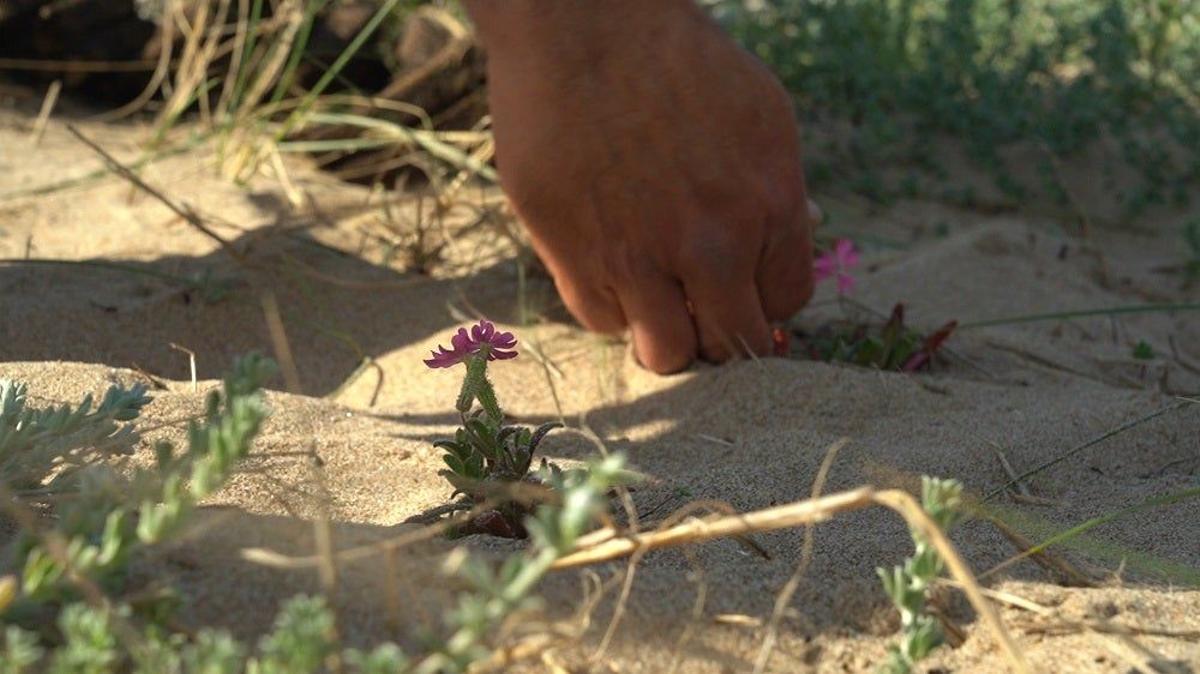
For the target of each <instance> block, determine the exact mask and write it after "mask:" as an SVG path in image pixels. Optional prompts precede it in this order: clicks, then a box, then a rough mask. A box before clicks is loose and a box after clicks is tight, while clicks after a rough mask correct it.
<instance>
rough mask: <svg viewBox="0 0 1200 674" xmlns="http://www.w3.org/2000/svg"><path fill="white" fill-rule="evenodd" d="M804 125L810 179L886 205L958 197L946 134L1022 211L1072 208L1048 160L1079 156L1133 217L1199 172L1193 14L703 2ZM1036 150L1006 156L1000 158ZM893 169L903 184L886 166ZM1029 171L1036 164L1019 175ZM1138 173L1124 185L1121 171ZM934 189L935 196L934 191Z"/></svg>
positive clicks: (1199, 78) (1189, 5) (1186, 191)
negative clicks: (769, 75)
mask: <svg viewBox="0 0 1200 674" xmlns="http://www.w3.org/2000/svg"><path fill="white" fill-rule="evenodd" d="M706 4H708V5H710V6H711V9H712V11H713V13H714V14H715V15H716V17H717V18H718V19H719V20H720V21H721V23H722V24H724V25H725V26H726V27H727V28H728V29H729V30H730V31H731V32H732V33H733V34H734V35H735V36H736V37H737V38H738V39H739V40H740V41H741V42H742V44H743V45H745V46H746V47H747V48H748V49H749V50H750V51H752V52H754V53H755V54H757V55H758V56H759V57H761V58H762V59H763V60H764V61H765V62H766V63H767V64H768V65H769V66H771V68H772V69H773V70H774V71H775V72H776V73H777V74H778V75H779V76H780V78H781V79H782V80H783V82H784V84H785V85H786V86H787V88H788V89H789V90H790V91H791V92H793V93H794V95H795V96H796V98H797V100H798V103H799V105H798V109H799V110H800V112H801V114H802V116H803V117H804V118H805V119H806V120H807V121H809V122H820V121H828V120H833V121H836V122H837V123H839V124H840V126H839V127H838V128H839V129H841V130H842V131H840V132H839V133H836V134H832V135H830V134H818V135H814V136H813V137H812V138H810V141H811V142H810V147H811V149H810V151H809V152H808V153H807V155H808V161H809V167H808V168H809V171H808V173H809V177H810V179H811V180H812V182H813V183H814V184H815V185H816V186H817V187H821V186H822V185H825V184H830V183H833V182H834V181H836V182H837V183H838V184H841V185H846V186H849V187H850V188H851V189H853V190H855V191H857V192H859V193H862V194H864V195H865V196H868V197H870V198H872V199H876V200H880V201H887V200H890V199H893V198H895V197H897V196H903V195H904V194H905V193H908V194H909V195H911V194H912V193H913V192H914V191H916V190H918V189H919V190H921V191H923V192H925V193H926V194H930V195H932V196H937V195H938V194H939V191H944V192H945V195H946V196H947V197H949V198H952V199H953V200H955V201H962V202H967V201H973V200H974V198H975V196H977V195H974V194H972V193H970V192H968V191H964V190H966V188H963V187H961V186H949V185H947V184H946V183H947V181H948V179H949V177H950V173H951V172H948V171H947V170H946V167H944V166H942V165H940V164H938V161H939V160H938V157H939V155H940V153H939V152H937V151H935V148H937V147H938V146H939V144H940V143H942V142H943V141H944V140H947V139H950V140H953V141H955V142H956V143H957V146H958V147H959V148H961V149H963V150H965V152H966V155H967V156H968V157H969V159H970V160H971V161H972V163H973V164H974V165H975V166H976V167H977V168H980V169H982V170H983V171H984V172H986V173H987V174H989V175H990V176H991V177H992V179H993V182H994V184H995V186H996V187H997V189H998V190H999V191H1000V192H1001V193H1002V194H1003V195H1005V196H1006V197H1007V198H1008V200H1009V201H1010V202H1011V203H1012V204H1015V205H1020V204H1022V203H1023V202H1024V201H1025V200H1026V197H1027V196H1028V195H1029V194H1030V193H1032V192H1034V191H1038V190H1040V191H1041V192H1042V193H1045V194H1047V195H1049V196H1052V197H1054V198H1056V199H1058V200H1059V201H1060V202H1061V203H1062V204H1064V205H1066V204H1067V202H1068V200H1069V197H1068V194H1067V192H1066V189H1065V188H1064V186H1063V185H1062V184H1061V182H1060V176H1059V174H1058V171H1057V169H1056V166H1055V164H1056V162H1057V161H1058V160H1059V158H1061V157H1070V156H1072V155H1074V154H1077V153H1080V152H1082V151H1084V150H1085V149H1086V150H1089V151H1092V152H1095V155H1089V156H1090V157H1093V159H1091V160H1090V161H1092V162H1093V163H1094V164H1096V165H1098V166H1099V167H1100V169H1101V173H1102V176H1101V179H1102V180H1103V181H1104V187H1105V189H1106V190H1107V191H1108V192H1109V193H1111V194H1113V195H1115V196H1116V197H1117V198H1118V200H1119V203H1120V205H1121V206H1122V207H1123V211H1124V215H1125V216H1126V217H1133V216H1136V215H1137V214H1139V213H1140V212H1141V211H1142V210H1144V209H1145V208H1147V207H1149V206H1153V205H1167V206H1170V205H1183V204H1186V203H1188V202H1189V201H1190V200H1191V198H1192V197H1193V196H1194V195H1195V189H1194V186H1195V185H1196V182H1197V180H1198V179H1200V88H1198V87H1197V85H1196V83H1197V82H1200V20H1198V18H1200V12H1198V8H1197V6H1196V3H1194V2H1181V1H1180V0H1022V1H1017V0H841V1H839V2H828V1H827V0H707V1H706ZM1021 142H1028V143H1029V144H1030V145H1032V146H1033V147H1034V148H1036V149H1037V152H1036V154H1034V155H1032V161H1033V164H1034V166H1032V167H1030V166H1029V161H1030V155H1028V154H1027V153H1026V154H1022V155H1021V156H1022V157H1024V158H1023V159H1017V160H1014V159H1013V157H1012V156H1009V155H1007V154H1006V152H1005V151H1006V149H1007V148H1009V147H1012V146H1014V145H1016V144H1018V143H1021ZM881 167H894V168H897V169H899V173H900V174H901V175H900V177H899V178H896V177H894V176H892V175H890V174H887V173H885V172H884V171H882V170H881ZM1029 168H1033V169H1034V170H1028V169H1029ZM1130 169H1132V173H1133V175H1134V176H1135V177H1134V178H1133V179H1129V178H1126V177H1124V176H1125V174H1127V173H1128V172H1129V170H1130ZM939 188H940V189H939Z"/></svg>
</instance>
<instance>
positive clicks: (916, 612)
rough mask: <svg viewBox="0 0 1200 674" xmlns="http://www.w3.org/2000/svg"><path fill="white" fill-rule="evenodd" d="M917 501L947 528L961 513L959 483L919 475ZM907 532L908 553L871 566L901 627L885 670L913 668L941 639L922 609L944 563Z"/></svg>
mask: <svg viewBox="0 0 1200 674" xmlns="http://www.w3.org/2000/svg"><path fill="white" fill-rule="evenodd" d="M921 504H922V506H923V507H924V508H925V511H926V512H927V513H929V516H930V518H931V519H933V521H934V522H935V523H936V524H937V525H938V527H940V528H941V529H942V530H943V531H944V530H946V529H949V528H950V527H952V526H954V525H955V524H956V523H957V522H958V521H959V519H960V518H961V516H962V515H961V505H962V485H961V484H959V483H958V482H957V481H955V480H940V479H937V478H930V477H928V476H922V478H921ZM910 533H911V534H912V539H913V543H914V544H915V545H916V550H915V551H914V552H913V555H912V557H909V558H908V559H906V560H905V561H904V564H903V565H902V566H894V567H892V568H891V570H888V569H884V568H882V567H880V568H878V569H876V570H875V571H876V572H877V573H878V574H879V578H880V580H882V581H883V589H884V591H885V592H886V593H887V596H888V597H889V598H890V599H891V600H892V603H893V604H895V606H896V608H897V609H898V610H899V611H900V625H901V629H902V630H903V631H904V635H903V637H902V638H901V642H900V644H899V645H894V646H892V647H891V648H890V649H889V650H888V659H887V661H886V662H885V663H884V665H883V667H882V668H881V671H882V672H884V673H886V674H907V673H908V672H911V671H913V668H914V666H915V665H916V663H917V662H918V661H919V660H922V659H924V658H925V657H926V656H928V655H929V654H930V653H931V652H932V651H933V649H935V648H937V647H938V646H940V645H941V644H942V641H943V639H944V636H943V634H942V629H941V626H940V625H938V622H937V620H936V619H935V618H933V617H932V616H929V615H927V614H925V612H924V611H925V601H926V599H927V596H928V592H929V586H930V585H931V584H932V583H933V582H934V581H936V580H937V578H938V576H940V575H941V573H942V570H943V568H944V563H943V561H942V558H941V556H939V555H938V553H937V550H936V549H935V548H934V547H933V545H931V544H930V543H929V541H927V540H926V539H925V536H924V535H922V534H921V533H919V532H918V531H916V530H915V529H913V530H910Z"/></svg>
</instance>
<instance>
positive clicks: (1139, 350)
mask: <svg viewBox="0 0 1200 674" xmlns="http://www.w3.org/2000/svg"><path fill="white" fill-rule="evenodd" d="M1133 357H1134V358H1136V359H1138V360H1154V357H1155V354H1154V347H1152V346H1150V344H1149V343H1148V342H1146V341H1145V340H1138V343H1137V344H1136V345H1135V346H1134V347H1133Z"/></svg>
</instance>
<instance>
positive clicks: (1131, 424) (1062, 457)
mask: <svg viewBox="0 0 1200 674" xmlns="http://www.w3.org/2000/svg"><path fill="white" fill-rule="evenodd" d="M1189 404H1192V403H1190V402H1189V401H1186V400H1181V401H1179V402H1176V403H1173V404H1171V405H1167V406H1166V407H1160V408H1159V409H1157V410H1155V411H1153V412H1151V413H1149V414H1147V415H1145V416H1142V417H1139V418H1137V419H1134V420H1133V421H1128V422H1125V423H1123V424H1121V425H1120V426H1117V427H1116V428H1113V429H1112V430H1109V431H1106V432H1104V433H1102V434H1100V435H1098V436H1096V437H1094V438H1092V439H1090V440H1087V441H1086V442H1083V443H1081V444H1079V445H1076V446H1075V447H1072V448H1071V449H1069V450H1067V451H1065V452H1063V453H1062V454H1059V455H1058V456H1056V457H1054V458H1053V459H1050V460H1049V461H1046V462H1045V463H1042V464H1041V465H1039V466H1037V467H1035V468H1030V469H1029V470H1027V471H1025V472H1024V473H1021V474H1020V475H1018V476H1016V477H1015V478H1013V479H1011V480H1009V481H1008V482H1006V483H1004V484H1002V485H1000V486H999V487H997V488H995V489H993V490H992V491H990V492H988V494H987V495H986V496H984V497H983V500H984V501H990V500H992V499H993V498H995V497H997V496H999V495H1000V494H1003V493H1004V492H1005V491H1007V490H1008V489H1010V488H1012V487H1015V486H1016V485H1018V484H1020V482H1021V480H1024V479H1025V478H1028V477H1032V476H1034V475H1037V474H1038V473H1040V472H1042V471H1043V470H1046V469H1047V468H1050V467H1051V466H1055V465H1057V464H1059V463H1061V462H1063V461H1066V460H1067V459H1069V458H1071V457H1072V456H1075V455H1076V454H1078V453H1080V452H1082V451H1084V450H1085V449H1089V448H1091V447H1094V446H1096V445H1098V444H1100V443H1101V442H1104V441H1105V440H1107V439H1109V438H1111V437H1113V436H1116V435H1120V434H1121V433H1124V432H1125V431H1128V430H1131V429H1133V428H1137V427H1138V426H1141V425H1142V424H1144V423H1146V422H1147V421H1150V420H1152V419H1156V418H1158V417H1161V416H1163V415H1164V414H1169V413H1171V412H1174V411H1176V410H1179V409H1182V408H1183V407H1185V406H1187V405H1189Z"/></svg>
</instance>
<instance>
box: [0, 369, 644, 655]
mask: <svg viewBox="0 0 1200 674" xmlns="http://www.w3.org/2000/svg"><path fill="white" fill-rule="evenodd" d="M274 371H275V367H274V364H273V363H272V362H271V361H269V360H267V359H265V358H262V357H258V356H250V357H246V358H243V359H241V360H239V361H238V362H237V363H236V364H235V366H234V369H233V372H232V373H231V374H230V375H229V376H228V377H227V378H226V379H225V382H224V387H223V390H222V391H221V392H216V391H214V392H213V393H212V394H210V396H209V397H208V400H207V403H206V410H205V413H204V415H203V418H201V419H199V420H196V421H193V422H192V423H191V424H190V425H189V429H188V447H187V449H186V450H185V451H183V452H176V450H175V448H174V447H172V446H171V445H170V444H167V443H158V444H157V445H156V446H155V464H154V466H153V468H149V469H132V470H129V471H125V472H119V471H115V470H112V469H111V468H110V467H109V466H107V465H106V464H105V463H104V461H103V460H102V459H101V458H100V457H107V456H108V454H99V453H98V452H99V451H100V450H99V449H98V448H99V447H101V446H103V447H120V448H121V449H122V452H128V451H129V450H131V449H132V446H133V443H134V440H135V439H136V438H137V435H136V429H135V428H133V426H132V422H133V421H134V420H135V419H136V417H137V415H138V413H140V411H141V409H142V408H143V407H144V406H145V405H146V404H147V403H149V402H150V401H149V399H148V398H147V397H146V395H145V390H144V389H142V388H141V387H138V386H133V387H121V386H114V387H112V388H111V389H110V391H109V393H108V394H106V395H105V397H104V399H103V400H102V402H101V403H100V405H99V406H96V407H95V408H94V409H93V406H92V404H91V402H90V399H88V400H85V401H84V403H83V404H81V405H79V406H78V407H67V406H59V407H48V408H36V407H34V406H32V405H31V404H30V402H29V395H28V388H27V387H26V386H25V385H23V384H16V383H7V384H5V385H4V387H3V390H4V394H3V396H0V400H2V401H3V407H2V408H0V429H5V430H4V435H3V436H2V437H4V438H6V439H5V440H4V444H2V445H0V446H3V447H5V448H6V449H7V451H8V453H7V454H5V456H7V457H9V458H12V457H13V456H23V457H24V460H20V461H18V460H15V459H13V460H11V461H8V462H6V463H4V464H3V465H4V466H5V470H4V472H0V479H3V484H4V486H5V489H7V490H8V492H11V493H12V494H13V495H15V496H16V498H17V499H18V501H20V502H22V503H24V504H26V505H27V504H28V502H29V499H37V498H41V497H43V496H48V495H49V494H48V492H45V490H44V489H41V490H39V489H37V488H36V486H35V485H33V484H31V478H30V475H39V474H40V475H42V476H43V480H44V485H48V484H53V485H54V489H55V492H54V495H55V496H58V497H63V496H70V498H56V499H54V502H55V503H61V504H65V505H61V506H59V507H57V508H56V509H55V514H56V517H54V518H47V519H45V520H44V521H38V523H37V525H36V526H28V525H29V522H27V521H26V522H24V524H25V525H26V526H27V527H28V528H26V529H25V530H23V532H22V536H23V542H22V543H21V545H19V546H17V557H18V559H17V561H18V564H17V566H19V567H21V576H20V587H19V589H15V588H14V585H15V584H16V583H15V581H14V577H13V576H2V577H0V621H2V622H3V623H5V630H4V632H3V634H2V635H0V674H32V673H33V672H43V671H44V672H51V673H52V674H124V673H125V672H132V673H134V674H164V673H166V674H176V673H178V674H184V673H186V674H243V673H245V674H316V673H318V672H326V671H332V669H331V667H332V666H333V663H335V662H337V663H340V671H342V672H348V673H350V674H385V673H387V674H404V673H410V672H411V673H415V674H435V673H441V672H462V671H465V670H466V669H467V667H469V666H470V664H471V663H473V662H475V661H477V660H479V659H481V658H484V657H487V656H488V655H489V654H490V653H491V648H492V646H493V645H492V644H490V643H489V641H488V639H489V636H490V635H491V634H492V633H493V632H494V631H495V630H496V628H497V627H498V626H499V625H501V624H502V623H503V622H504V621H505V620H507V619H508V618H509V617H510V616H512V615H513V613H514V612H515V611H518V610H521V609H523V608H527V607H529V606H531V605H532V604H533V603H535V600H533V599H532V598H531V597H532V593H533V590H534V587H535V585H536V584H537V583H538V582H539V581H540V580H541V578H542V577H543V576H544V575H545V574H546V573H547V572H548V571H549V569H550V567H551V565H552V564H553V563H554V561H555V560H557V559H558V558H559V557H560V556H562V555H563V554H565V553H567V552H569V551H571V550H572V549H573V548H574V546H575V543H576V541H577V539H578V537H579V536H580V535H581V534H582V533H583V532H584V531H585V530H586V528H587V526H588V525H589V523H590V522H592V521H594V519H595V518H596V517H597V516H598V515H599V514H600V513H601V512H603V511H604V510H605V509H606V508H607V507H608V493H609V491H610V490H611V489H612V488H613V487H615V486H617V485H620V484H625V483H627V482H629V481H630V480H631V479H632V477H633V474H632V473H630V472H629V471H627V470H625V468H624V461H623V458H622V457H620V456H619V455H614V456H609V457H606V458H603V459H599V460H596V461H593V462H591V463H590V464H588V465H587V466H586V467H584V468H577V469H572V470H567V471H562V470H551V469H549V468H544V469H543V470H542V471H541V474H540V475H539V479H540V480H541V481H542V482H544V483H545V484H546V485H547V486H548V487H549V488H550V489H551V490H552V491H553V492H554V493H555V494H557V495H558V498H556V499H553V500H551V501H547V502H545V503H543V504H541V505H540V506H538V507H537V509H536V510H535V511H534V512H533V513H532V515H531V516H530V517H529V518H528V520H527V521H526V522H525V524H524V526H525V527H527V529H528V531H529V532H530V534H531V544H530V546H529V547H528V549H527V550H526V551H525V552H523V553H519V554H514V555H512V556H510V557H508V558H507V559H505V560H504V561H503V563H501V564H499V565H498V566H493V565H490V564H488V563H487V562H484V561H482V560H479V559H475V558H472V557H470V556H467V558H466V561H465V562H464V563H463V564H462V565H461V567H460V571H459V573H460V574H461V575H462V577H463V578H465V579H466V580H467V581H468V584H469V588H470V589H469V590H468V591H467V592H465V593H463V594H462V596H461V597H460V599H459V602H458V605H457V607H456V608H455V609H454V610H452V611H448V612H447V614H446V616H445V629H444V632H443V634H444V635H445V636H444V637H443V638H434V639H432V640H430V641H429V642H428V643H429V646H428V649H427V651H426V652H425V653H424V654H423V655H421V656H420V657H411V656H409V655H408V654H406V653H404V651H403V650H402V649H401V648H400V647H399V646H397V645H395V644H391V643H384V644H380V645H378V646H376V647H374V648H372V649H370V650H358V649H353V648H343V647H342V646H341V645H340V644H339V643H338V640H337V631H336V629H335V625H336V614H335V613H334V612H333V611H332V610H331V608H330V607H329V605H328V604H327V603H326V601H325V600H324V598H322V597H307V596H298V597H295V598H293V599H292V600H290V601H288V602H286V603H285V604H284V605H283V606H282V607H281V609H280V612H279V614H278V616H277V618H276V620H275V623H274V626H273V629H272V630H271V632H270V633H269V634H267V635H266V636H264V637H263V638H262V639H260V640H259V641H258V642H257V643H256V644H253V645H247V644H244V643H241V642H240V641H238V640H237V639H236V638H235V637H234V636H232V635H231V634H230V633H228V632H227V631H224V630H214V629H207V628H205V629H201V630H199V631H198V632H196V633H195V634H185V633H181V632H179V631H176V630H174V629H172V628H171V624H172V623H170V622H169V621H168V620H166V617H167V616H169V609H170V606H169V605H165V606H159V607H158V608H157V610H150V611H147V610H146V608H145V607H144V606H140V605H139V606H134V605H132V604H130V603H128V602H125V601H122V600H121V599H119V598H118V597H119V596H120V595H119V594H118V593H117V592H116V591H115V590H117V589H118V586H119V585H120V582H119V581H120V576H121V573H122V572H123V571H124V569H125V568H126V567H127V565H128V563H129V562H130V560H131V558H132V555H133V554H135V553H136V552H138V551H139V550H142V549H144V548H148V547H150V546H154V545H160V544H161V543H163V542H164V541H167V540H169V539H170V538H171V537H172V536H173V535H175V534H177V533H178V532H179V531H180V530H181V529H182V528H183V527H184V525H185V524H186V521H187V519H188V516H189V515H190V514H191V513H192V512H193V510H194V509H195V507H196V504H197V503H198V502H199V501H200V500H202V499H204V498H205V497H207V496H209V495H212V494H213V493H215V492H216V491H217V490H219V489H220V488H221V487H222V486H223V485H224V484H225V483H226V482H227V481H228V479H229V477H230V476H231V474H232V472H233V470H234V469H235V467H236V465H237V463H238V461H240V460H241V459H243V458H245V456H246V455H247V454H248V452H249V451H250V448H251V446H252V442H253V440H254V437H255V436H256V434H257V433H258V431H259V430H260V428H261V426H262V423H263V422H264V421H265V419H266V416H267V407H266V404H265V402H264V400H263V395H262V392H261V386H262V384H263V383H264V382H265V381H266V380H267V379H268V378H269V377H270V376H271V375H272V374H273V372H274ZM476 383H478V382H476ZM489 386H490V384H489ZM485 396H486V394H485ZM468 404H470V403H468ZM510 435H511V434H510ZM35 458H36V459H37V460H36V461H35V460H34V459H35ZM68 460H69V461H70V462H72V463H70V464H69V466H68V464H67V462H68ZM53 466H59V467H61V468H62V469H64V470H65V469H67V468H68V467H70V468H71V470H70V472H71V474H72V476H73V477H72V478H71V479H67V478H63V477H59V476H57V475H52V473H53V472H54V471H53V469H52V467H53ZM122 475H126V477H122ZM44 485H43V487H44ZM18 486H20V487H21V489H20V490H19V491H18V489H17V487H18ZM39 505H40V504H39ZM20 507H25V506H24V505H22V506H20ZM83 588H90V589H91V590H95V591H98V592H100V593H101V594H100V596H97V595H96V594H95V592H94V591H92V592H85V591H82V589H83ZM13 595H15V596H13Z"/></svg>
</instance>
